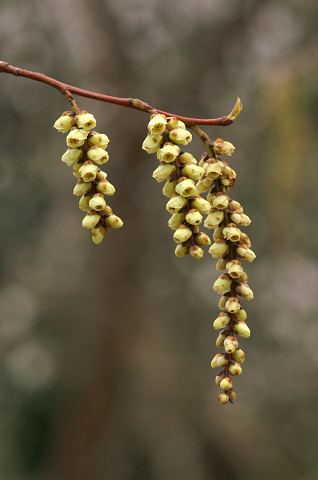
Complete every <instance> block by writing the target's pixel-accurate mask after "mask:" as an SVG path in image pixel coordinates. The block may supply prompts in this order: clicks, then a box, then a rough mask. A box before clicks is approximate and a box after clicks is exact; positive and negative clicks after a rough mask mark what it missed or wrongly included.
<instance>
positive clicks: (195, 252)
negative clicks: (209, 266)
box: [190, 245, 204, 260]
mask: <svg viewBox="0 0 318 480" xmlns="http://www.w3.org/2000/svg"><path fill="white" fill-rule="evenodd" d="M190 255H191V256H192V257H193V258H196V259H197V260H200V259H201V258H202V257H203V255H204V251H203V250H202V248H200V247H198V246H197V245H193V246H192V247H190Z"/></svg>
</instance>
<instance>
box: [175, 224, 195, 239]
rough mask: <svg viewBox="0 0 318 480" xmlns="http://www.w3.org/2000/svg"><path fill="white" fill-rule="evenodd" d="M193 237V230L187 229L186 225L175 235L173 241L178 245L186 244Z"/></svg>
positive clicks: (178, 229) (181, 226)
mask: <svg viewBox="0 0 318 480" xmlns="http://www.w3.org/2000/svg"><path fill="white" fill-rule="evenodd" d="M191 235H192V230H191V228H189V227H187V226H186V225H180V227H179V228H177V230H176V231H175V232H174V234H173V240H174V241H175V242H176V243H183V242H186V241H187V240H188V239H189V238H190V237H191Z"/></svg>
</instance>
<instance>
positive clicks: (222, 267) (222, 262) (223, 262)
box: [215, 258, 228, 272]
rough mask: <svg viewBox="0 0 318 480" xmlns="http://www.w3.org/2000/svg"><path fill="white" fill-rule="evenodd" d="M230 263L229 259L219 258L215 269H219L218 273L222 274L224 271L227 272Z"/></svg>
mask: <svg viewBox="0 0 318 480" xmlns="http://www.w3.org/2000/svg"><path fill="white" fill-rule="evenodd" d="M227 262H228V258H226V259H225V258H219V259H218V261H217V262H216V265H215V268H216V269H217V271H218V272H222V270H225V267H226V264H227Z"/></svg>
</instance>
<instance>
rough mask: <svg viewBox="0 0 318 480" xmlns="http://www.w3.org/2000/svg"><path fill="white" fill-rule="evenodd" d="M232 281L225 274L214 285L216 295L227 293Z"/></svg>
mask: <svg viewBox="0 0 318 480" xmlns="http://www.w3.org/2000/svg"><path fill="white" fill-rule="evenodd" d="M231 283H232V279H231V277H230V276H229V275H228V274H227V273H223V275H221V276H220V277H219V278H218V279H217V280H215V282H214V284H213V290H214V291H215V292H216V293H223V292H226V290H228V289H229V288H230V286H231Z"/></svg>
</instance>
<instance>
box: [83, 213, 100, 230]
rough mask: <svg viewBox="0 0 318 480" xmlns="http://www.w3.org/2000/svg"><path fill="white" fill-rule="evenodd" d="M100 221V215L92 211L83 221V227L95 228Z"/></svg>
mask: <svg viewBox="0 0 318 480" xmlns="http://www.w3.org/2000/svg"><path fill="white" fill-rule="evenodd" d="M99 221H100V215H98V213H96V212H94V211H93V210H91V211H90V212H89V213H88V214H87V215H86V216H85V217H84V218H83V220H82V226H83V227H84V228H94V227H95V226H96V225H97V224H98V222H99Z"/></svg>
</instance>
